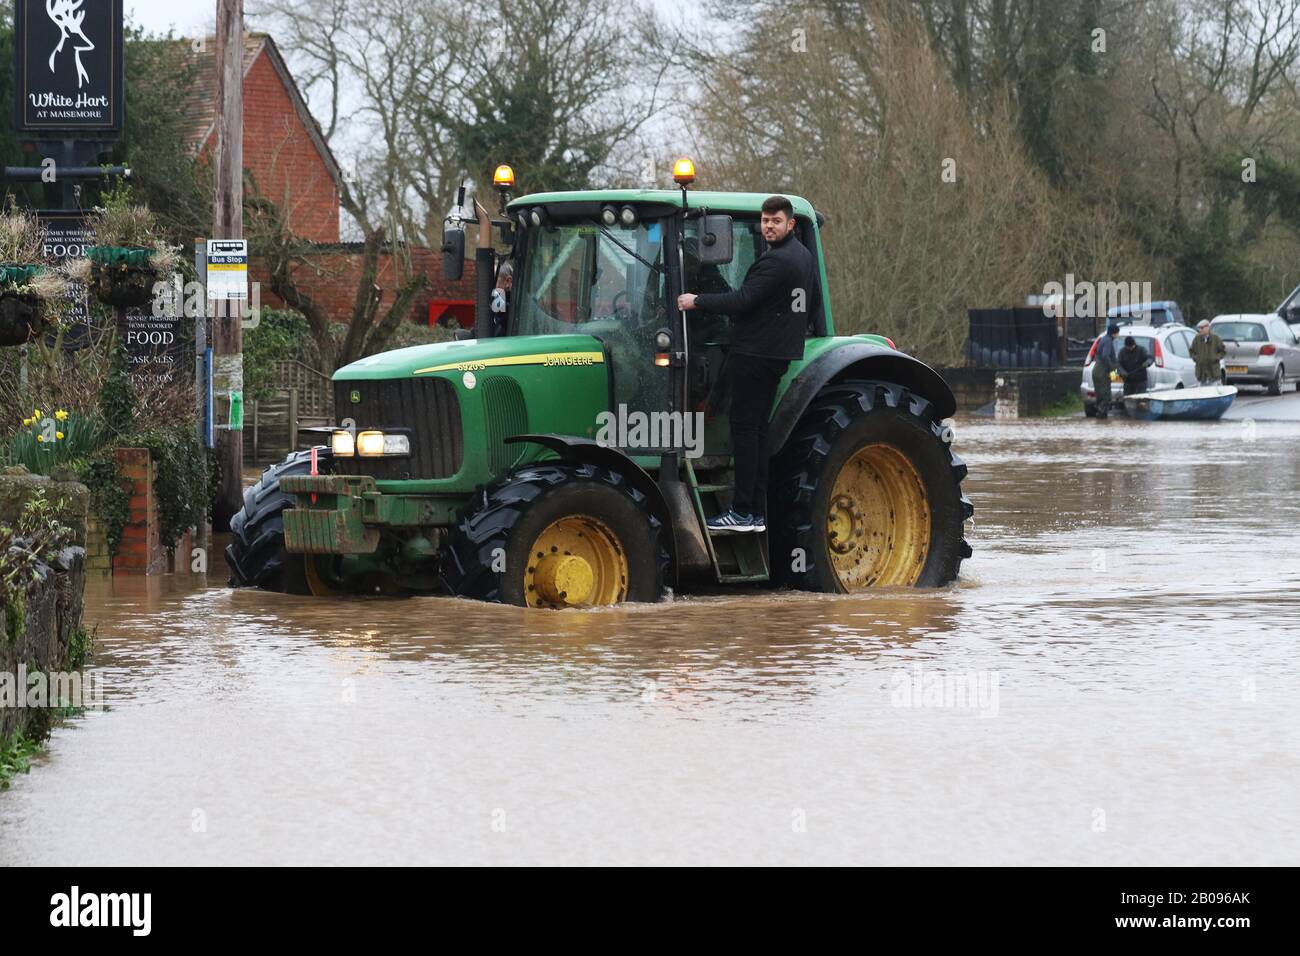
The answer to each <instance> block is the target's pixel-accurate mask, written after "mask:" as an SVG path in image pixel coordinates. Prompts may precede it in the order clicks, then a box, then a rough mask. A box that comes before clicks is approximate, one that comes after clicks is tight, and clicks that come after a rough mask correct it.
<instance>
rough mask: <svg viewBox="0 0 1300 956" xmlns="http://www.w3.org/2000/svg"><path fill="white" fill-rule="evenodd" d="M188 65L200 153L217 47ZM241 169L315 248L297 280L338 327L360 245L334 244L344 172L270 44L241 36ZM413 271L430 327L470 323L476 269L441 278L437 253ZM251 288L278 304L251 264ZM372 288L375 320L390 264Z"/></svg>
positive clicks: (208, 132) (209, 130)
mask: <svg viewBox="0 0 1300 956" xmlns="http://www.w3.org/2000/svg"><path fill="white" fill-rule="evenodd" d="M190 55H191V56H192V57H194V59H195V72H196V77H195V97H194V99H193V100H192V103H193V104H194V105H193V107H192V123H191V132H190V145H191V148H193V149H194V150H195V151H196V152H199V153H202V152H206V151H209V150H211V149H212V148H213V147H214V146H215V140H216V129H215V126H214V109H215V103H216V91H217V74H216V43H215V42H213V41H212V40H211V39H210V38H209V40H208V41H207V42H206V43H205V44H204V46H203V50H202V51H200V52H194V51H193V50H192V48H191V52H190ZM243 92H244V168H245V169H246V170H247V171H248V173H249V174H250V175H251V179H252V183H253V185H254V186H255V188H256V190H257V192H258V193H259V194H260V195H262V196H264V197H266V198H267V199H270V200H271V201H273V202H275V203H276V204H277V205H279V206H280V208H281V209H283V210H285V211H286V213H287V218H288V222H289V227H290V229H292V230H293V232H294V233H295V234H296V235H298V236H301V237H302V238H304V239H307V240H309V241H311V242H313V243H315V244H317V246H318V251H319V253H320V255H319V256H315V257H313V264H314V265H315V269H314V270H311V269H305V268H303V267H299V268H298V269H297V270H296V271H295V273H294V279H295V281H296V282H297V283H298V284H299V287H300V288H301V289H302V290H303V291H305V292H306V293H308V294H309V295H311V297H312V298H313V299H314V300H315V301H317V302H319V303H320V305H321V307H322V308H323V309H324V310H325V312H326V314H327V315H329V316H330V318H331V319H332V320H334V321H338V322H344V321H346V320H347V319H348V317H349V316H350V315H351V312H352V306H353V303H354V301H355V300H356V294H357V282H358V279H359V276H360V270H361V244H360V243H347V242H340V241H339V208H340V206H339V192H340V184H341V181H342V175H343V173H342V169H341V168H340V166H339V163H338V160H337V159H336V158H335V157H334V154H333V152H331V150H330V148H329V144H328V143H327V142H326V141H325V137H324V135H323V133H322V132H321V128H320V125H319V124H318V123H317V122H316V119H315V117H313V116H312V114H311V110H309V109H308V107H307V102H306V100H305V99H304V98H303V96H302V93H301V91H300V90H299V89H298V85H297V83H295V82H294V79H293V76H292V74H291V73H290V72H289V68H288V66H287V65H286V64H285V61H284V58H283V57H282V56H281V55H280V51H279V49H278V48H277V47H276V45H275V41H274V40H273V39H272V38H271V37H270V36H269V35H267V34H264V33H250V34H246V35H245V37H244V91H243ZM411 260H412V266H413V267H414V268H415V269H417V270H423V271H424V272H425V275H426V278H427V280H428V288H427V289H426V291H425V292H424V293H423V295H422V297H421V299H420V300H419V302H418V303H417V309H418V314H420V315H427V316H428V317H429V321H437V320H438V319H440V318H442V319H447V318H451V317H458V318H461V320H462V321H464V322H466V323H469V322H472V319H473V304H472V303H473V298H474V275H473V273H474V263H473V262H472V261H469V262H466V264H465V275H464V278H463V279H461V280H460V281H459V282H454V283H449V282H446V281H445V280H443V278H442V269H441V253H440V252H438V251H437V250H430V249H425V248H414V249H412V250H411ZM251 272H252V279H253V280H254V281H260V282H261V283H262V303H263V305H271V306H276V305H281V304H282V303H281V302H280V301H279V300H278V299H277V298H276V297H275V296H274V295H271V294H270V293H269V291H268V290H269V282H268V278H267V274H266V272H265V270H264V269H262V270H259V268H258V264H257V263H256V261H255V262H254V263H253V264H252V270H251ZM376 284H377V285H378V286H379V288H380V289H381V294H382V298H381V300H380V305H379V309H378V310H377V314H378V315H382V314H383V312H384V303H385V302H389V301H391V300H392V297H393V295H394V293H395V291H396V281H395V275H394V269H393V262H392V257H391V256H390V255H387V254H384V255H381V256H380V260H379V273H378V276H377V277H376Z"/></svg>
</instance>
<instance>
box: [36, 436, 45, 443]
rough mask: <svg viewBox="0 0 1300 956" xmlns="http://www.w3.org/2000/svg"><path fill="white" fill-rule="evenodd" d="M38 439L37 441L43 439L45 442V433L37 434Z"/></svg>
mask: <svg viewBox="0 0 1300 956" xmlns="http://www.w3.org/2000/svg"><path fill="white" fill-rule="evenodd" d="M36 440H37V441H42V442H43V441H45V436H44V435H37V436H36Z"/></svg>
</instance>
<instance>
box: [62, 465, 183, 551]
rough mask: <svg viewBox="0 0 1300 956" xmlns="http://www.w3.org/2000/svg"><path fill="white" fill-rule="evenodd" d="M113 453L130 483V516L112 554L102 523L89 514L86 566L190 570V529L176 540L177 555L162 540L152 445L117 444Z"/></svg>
mask: <svg viewBox="0 0 1300 956" xmlns="http://www.w3.org/2000/svg"><path fill="white" fill-rule="evenodd" d="M114 455H115V456H116V458H117V464H118V468H120V469H121V472H122V477H123V478H124V479H126V480H127V481H129V482H130V483H131V501H130V509H131V512H130V517H129V518H128V519H127V524H126V527H124V528H123V529H122V541H121V543H120V544H119V545H118V548H117V554H116V555H114V556H111V557H110V555H109V553H108V538H107V535H106V532H105V528H104V526H103V524H102V523H101V522H100V521H99V520H98V519H97V518H96V517H94V516H93V515H90V516H88V517H87V521H86V569H87V570H89V571H103V572H108V571H111V572H112V573H113V574H166V573H168V572H171V571H179V572H181V573H188V572H189V570H190V553H191V549H192V546H193V541H192V537H191V534H190V532H188V531H187V532H186V533H185V535H184V536H183V537H182V538H181V540H180V541H178V542H177V543H176V548H175V552H174V555H173V554H172V553H171V552H169V551H168V549H167V548H164V547H163V546H162V543H161V542H160V540H159V535H158V506H157V503H156V501H155V499H154V490H153V480H154V464H153V459H152V458H151V457H150V456H149V449H147V448H118V449H116V450H115V451H114Z"/></svg>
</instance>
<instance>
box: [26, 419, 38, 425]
mask: <svg viewBox="0 0 1300 956" xmlns="http://www.w3.org/2000/svg"><path fill="white" fill-rule="evenodd" d="M34 421H36V419H34V418H24V419H23V424H24V425H30V424H31V423H32V422H34Z"/></svg>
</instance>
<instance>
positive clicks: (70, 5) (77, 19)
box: [45, 0, 95, 89]
mask: <svg viewBox="0 0 1300 956" xmlns="http://www.w3.org/2000/svg"><path fill="white" fill-rule="evenodd" d="M84 2H85V0H45V12H46V13H47V14H49V17H50V19H51V20H53V21H54V25H55V26H56V27H58V28H59V42H58V43H57V44H56V45H55V47H54V50H53V52H51V53H50V72H51V73H53V72H54V61H55V60H56V59H57V58H58V55H59V54H60V53H62V52H63V44H64V43H66V42H67V41H68V40H69V39H71V40H72V59H73V60H74V61H75V62H76V64H77V88H78V89H80V88H81V86H82V85H83V84H85V83H88V82H90V74H89V73H87V72H86V67H85V65H84V64H83V63H82V62H81V54H82V53H85V52H88V51H90V50H93V49H95V44H93V43H91V42H90V37H88V36H86V34H85V33H83V32H82V30H81V25H82V23H84V22H85V20H86V11H85V10H82V9H81V5H82V4H83V3H84Z"/></svg>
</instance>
